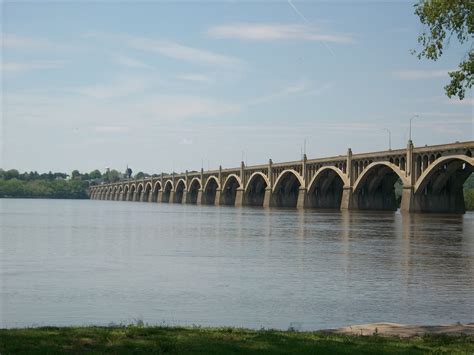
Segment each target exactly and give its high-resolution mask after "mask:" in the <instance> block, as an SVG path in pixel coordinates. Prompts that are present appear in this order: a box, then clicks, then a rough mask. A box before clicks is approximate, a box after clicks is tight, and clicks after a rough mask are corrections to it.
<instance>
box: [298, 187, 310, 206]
mask: <svg viewBox="0 0 474 355" xmlns="http://www.w3.org/2000/svg"><path fill="white" fill-rule="evenodd" d="M307 203H308V191H307V190H306V189H305V188H300V189H299V191H298V200H297V201H296V208H297V209H299V210H302V209H304V208H305V207H306V206H307Z"/></svg>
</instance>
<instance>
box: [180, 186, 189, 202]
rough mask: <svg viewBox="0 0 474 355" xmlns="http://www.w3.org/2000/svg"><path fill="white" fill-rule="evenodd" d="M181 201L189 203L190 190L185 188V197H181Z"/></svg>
mask: <svg viewBox="0 0 474 355" xmlns="http://www.w3.org/2000/svg"><path fill="white" fill-rule="evenodd" d="M181 203H183V204H184V203H188V190H186V189H184V190H183V198H182V199H181Z"/></svg>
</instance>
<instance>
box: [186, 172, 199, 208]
mask: <svg viewBox="0 0 474 355" xmlns="http://www.w3.org/2000/svg"><path fill="white" fill-rule="evenodd" d="M201 189H202V185H201V179H199V178H193V179H192V180H191V182H190V183H189V187H188V193H187V196H186V198H187V203H191V204H196V203H197V201H198V197H199V191H200V190H201Z"/></svg>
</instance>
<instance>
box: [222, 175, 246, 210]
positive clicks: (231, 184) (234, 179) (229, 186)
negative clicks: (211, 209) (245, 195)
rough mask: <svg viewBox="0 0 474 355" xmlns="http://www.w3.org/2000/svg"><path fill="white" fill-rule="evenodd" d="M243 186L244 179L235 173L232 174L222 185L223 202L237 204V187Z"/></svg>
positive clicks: (223, 203)
mask: <svg viewBox="0 0 474 355" xmlns="http://www.w3.org/2000/svg"><path fill="white" fill-rule="evenodd" d="M239 188H242V181H241V180H240V177H239V176H237V175H235V174H230V175H229V176H227V178H226V179H225V181H224V184H223V185H222V192H221V204H222V205H226V206H234V205H235V197H236V196H237V189H239Z"/></svg>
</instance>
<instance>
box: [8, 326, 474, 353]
mask: <svg viewBox="0 0 474 355" xmlns="http://www.w3.org/2000/svg"><path fill="white" fill-rule="evenodd" d="M85 352H87V353H90V354H103V353H109V354H382V353H383V354H424V353H436V354H474V337H472V336H464V335H458V336H447V335H437V336H423V337H413V338H410V339H399V338H394V337H381V336H379V335H374V336H346V335H330V334H323V333H318V332H291V331H277V330H248V329H237V328H171V327H137V326H127V327H65V328H53V327H47V328H24V329H0V353H1V354H2V355H6V354H55V353H69V354H70V353H72V354H77V353H85Z"/></svg>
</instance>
